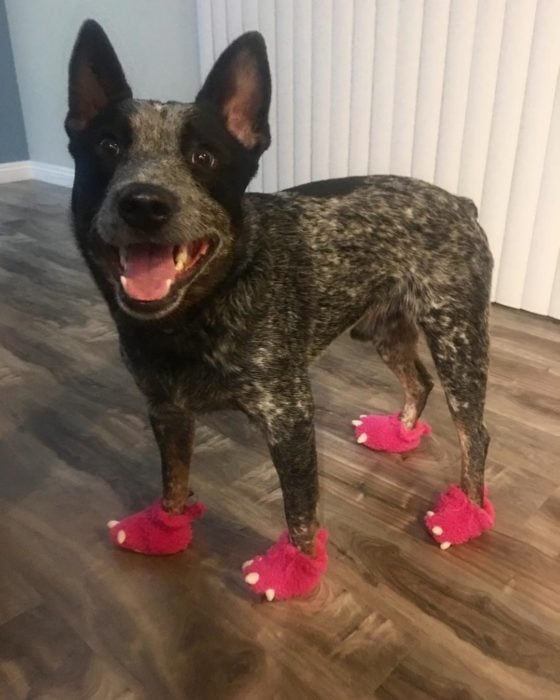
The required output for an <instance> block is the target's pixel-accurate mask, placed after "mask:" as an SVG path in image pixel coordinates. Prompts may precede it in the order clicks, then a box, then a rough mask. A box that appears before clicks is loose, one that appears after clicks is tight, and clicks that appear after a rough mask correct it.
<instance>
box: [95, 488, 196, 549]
mask: <svg viewBox="0 0 560 700" xmlns="http://www.w3.org/2000/svg"><path fill="white" fill-rule="evenodd" d="M204 511H205V507H204V505H203V504H202V503H199V502H197V503H194V504H193V505H191V506H188V507H186V508H185V510H184V512H183V513H181V514H180V515H171V514H170V513H167V512H166V511H165V510H163V508H162V506H161V501H156V502H155V503H153V504H152V505H151V506H148V508H145V509H144V510H142V511H140V512H139V513H135V514H134V515H129V516H128V518H123V520H110V521H109V522H108V523H107V527H108V528H109V535H110V537H111V540H112V541H113V542H114V544H116V545H117V546H118V547H121V548H122V549H131V550H132V551H133V552H139V553H141V554H176V553H177V552H181V551H182V550H183V549H186V548H187V547H188V546H189V544H190V543H191V540H192V527H191V523H192V521H193V520H195V519H196V518H199V517H200V516H201V515H202V514H203V513H204Z"/></svg>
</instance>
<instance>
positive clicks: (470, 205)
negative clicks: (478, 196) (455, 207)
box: [457, 197, 478, 221]
mask: <svg viewBox="0 0 560 700" xmlns="http://www.w3.org/2000/svg"><path fill="white" fill-rule="evenodd" d="M457 199H458V200H459V202H460V203H461V206H462V207H463V209H464V210H465V212H466V213H467V214H468V215H469V216H470V217H472V218H473V219H474V220H475V221H476V220H477V219H478V209H477V208H476V204H475V203H474V202H473V201H472V199H469V198H468V197H457Z"/></svg>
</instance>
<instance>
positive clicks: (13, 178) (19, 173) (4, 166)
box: [0, 160, 33, 184]
mask: <svg viewBox="0 0 560 700" xmlns="http://www.w3.org/2000/svg"><path fill="white" fill-rule="evenodd" d="M32 177H33V174H32V170H31V162H30V161H28V160H18V161H15V162H13V163H0V184H3V183H5V182H18V181H19V180H30V179H31V178H32Z"/></svg>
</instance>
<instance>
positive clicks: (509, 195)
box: [197, 0, 560, 318]
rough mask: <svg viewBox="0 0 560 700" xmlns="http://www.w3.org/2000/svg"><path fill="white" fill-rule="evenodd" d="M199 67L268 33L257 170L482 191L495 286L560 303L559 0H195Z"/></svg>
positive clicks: (278, 175) (271, 177) (498, 293)
mask: <svg viewBox="0 0 560 700" xmlns="http://www.w3.org/2000/svg"><path fill="white" fill-rule="evenodd" d="M197 7H198V32H199V44H200V64H201V73H202V75H201V78H204V77H205V75H206V73H207V72H208V70H209V69H210V67H211V65H212V63H213V61H214V60H215V59H216V58H217V56H218V55H219V53H220V52H221V51H222V50H223V49H224V48H225V47H226V46H227V44H228V43H229V42H231V41H233V39H235V38H236V37H237V36H238V35H239V34H240V33H241V32H242V31H247V30H250V29H258V30H259V31H260V32H262V34H263V35H264V37H265V39H266V42H267V47H268V53H269V59H270V63H271V70H272V75H273V81H274V85H273V102H272V108H271V130H272V137H273V143H272V146H271V148H270V149H269V151H267V153H266V154H265V155H264V157H263V162H262V165H261V170H260V172H259V174H258V175H257V178H256V179H255V180H254V181H253V183H251V189H252V190H254V191H267V192H270V191H275V190H277V189H281V188H284V187H289V186H291V185H294V184H299V183H302V182H307V181H309V180H317V179H322V178H328V177H343V176H345V175H359V174H366V173H389V172H391V173H395V174H399V175H412V176H414V177H419V178H422V179H425V180H428V181H430V182H434V183H435V184H437V185H440V186H441V187H445V188H446V189H449V190H450V191H452V192H457V193H458V194H462V195H464V196H468V197H471V198H472V199H474V201H475V203H476V204H477V205H478V207H479V211H480V220H481V223H482V225H483V226H484V228H485V230H486V231H487V233H488V237H489V240H490V245H491V248H492V251H493V253H494V257H495V261H496V271H495V275H494V286H493V298H494V299H495V300H496V301H499V302H501V303H504V304H508V305H510V306H514V307H520V308H525V309H528V310H529V311H534V312H537V313H541V314H550V315H553V316H555V317H557V318H560V78H559V76H560V40H559V39H558V28H559V27H560V2H559V0H401V1H400V2H398V1H397V0H198V3H197Z"/></svg>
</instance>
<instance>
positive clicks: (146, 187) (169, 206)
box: [118, 183, 177, 231]
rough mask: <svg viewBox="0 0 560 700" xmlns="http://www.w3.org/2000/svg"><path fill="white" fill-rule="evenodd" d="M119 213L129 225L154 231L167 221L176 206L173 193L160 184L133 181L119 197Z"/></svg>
mask: <svg viewBox="0 0 560 700" xmlns="http://www.w3.org/2000/svg"><path fill="white" fill-rule="evenodd" d="M118 208H119V214H120V216H121V217H122V218H123V219H124V220H125V221H126V223H127V224H129V225H130V226H132V227H134V228H136V229H140V230H142V231H155V230H157V229H159V228H161V227H162V226H163V225H164V224H165V223H167V222H168V221H169V219H170V218H171V216H172V215H173V213H174V212H175V210H176V208H177V201H176V198H175V195H174V194H173V193H172V192H170V191H169V190H167V189H165V187H161V186H160V185H150V184H145V183H134V184H132V185H128V186H127V187H126V188H125V190H124V191H123V192H122V193H121V195H120V197H119V203H118Z"/></svg>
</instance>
